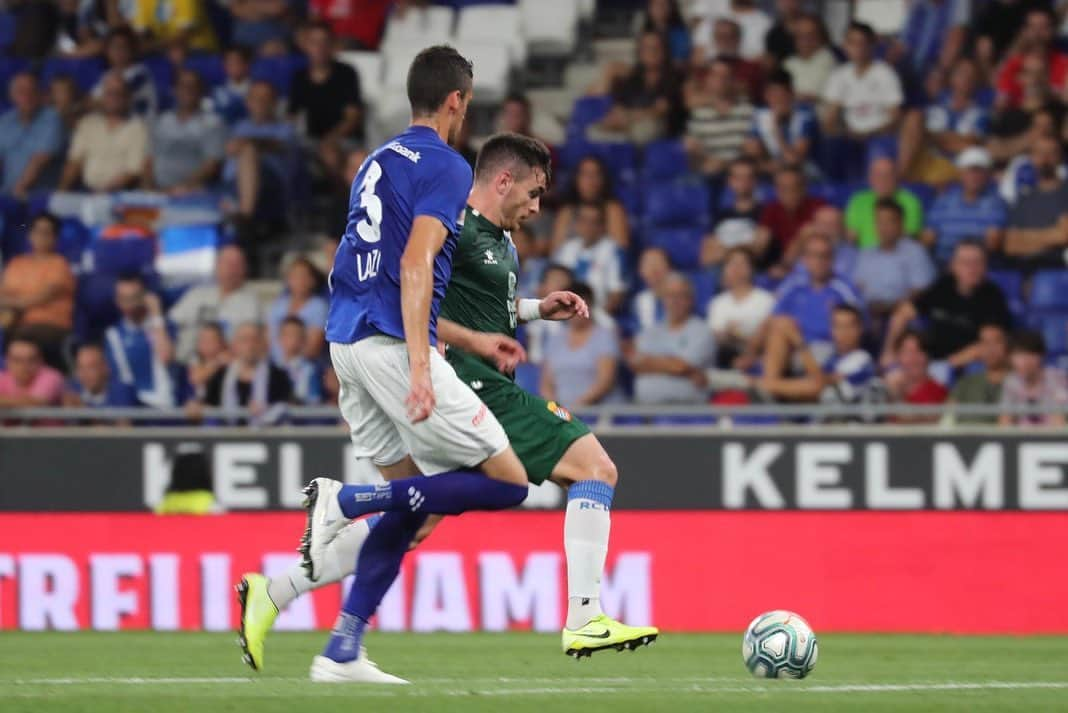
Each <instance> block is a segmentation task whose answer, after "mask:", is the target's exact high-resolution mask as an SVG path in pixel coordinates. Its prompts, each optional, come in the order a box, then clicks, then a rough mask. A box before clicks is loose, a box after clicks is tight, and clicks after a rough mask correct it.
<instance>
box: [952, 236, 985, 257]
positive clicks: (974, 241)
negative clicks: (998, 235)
mask: <svg viewBox="0 0 1068 713" xmlns="http://www.w3.org/2000/svg"><path fill="white" fill-rule="evenodd" d="M961 248H975V249H976V250H978V251H979V252H981V253H982V254H983V257H984V258H985V257H986V256H987V252H986V245H985V244H984V243H983V241H982V240H980V239H979V238H974V237H969V238H964V239H963V240H961V241H960V242H959V243H957V244H956V245H955V246H954V247H953V253H954V254H956V253H957V252H958V251H959V250H960V249H961Z"/></svg>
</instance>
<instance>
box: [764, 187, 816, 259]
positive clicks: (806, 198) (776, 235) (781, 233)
mask: <svg viewBox="0 0 1068 713" xmlns="http://www.w3.org/2000/svg"><path fill="white" fill-rule="evenodd" d="M824 205H826V202H825V201H824V200H823V199H822V198H817V197H815V196H810V195H808V190H807V186H806V185H805V174H804V171H802V170H801V169H800V168H798V167H797V166H786V167H784V168H780V169H779V170H778V171H777V172H776V173H775V200H773V201H770V202H768V203H765V204H764V209H763V210H762V211H761V213H760V224H761V225H762V226H764V227H765V228H767V229H768V232H770V233H771V245H772V249H771V254H772V255H773V256H774V257H775V258H776V260H777V261H778V264H776V265H775V267H773V268H772V271H773V272H775V273H777V274H778V275H779V276H780V277H782V276H784V275H786V273H787V272H789V267H788V266H789V265H793V263H794V262H795V261H796V259H797V253H798V251H799V250H800V248H801V241H799V240H798V239H797V238H798V235H799V234H800V233H801V229H802V228H803V227H804V226H805V225H806V224H808V223H809V222H810V221H811V220H812V218H813V217H814V216H815V215H816V211H817V210H819V209H820V208H822V207H823V206H824Z"/></svg>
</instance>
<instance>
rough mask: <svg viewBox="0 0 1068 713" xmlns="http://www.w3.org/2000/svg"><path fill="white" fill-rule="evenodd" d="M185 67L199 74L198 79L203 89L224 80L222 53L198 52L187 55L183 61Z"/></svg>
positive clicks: (215, 85)
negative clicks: (202, 84)
mask: <svg viewBox="0 0 1068 713" xmlns="http://www.w3.org/2000/svg"><path fill="white" fill-rule="evenodd" d="M185 68H186V69H190V70H192V71H194V72H196V73H197V74H198V75H200V81H201V82H203V83H204V88H205V89H211V88H212V87H217V86H219V85H220V84H223V83H224V82H225V81H226V71H225V70H224V69H223V61H222V55H219V54H208V53H201V52H198V53H196V54H192V55H190V56H189V59H187V60H186V61H185Z"/></svg>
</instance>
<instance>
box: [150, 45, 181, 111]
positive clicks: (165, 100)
mask: <svg viewBox="0 0 1068 713" xmlns="http://www.w3.org/2000/svg"><path fill="white" fill-rule="evenodd" d="M142 64H144V65H145V68H146V69H147V70H148V73H149V74H150V75H152V84H153V86H155V87H156V102H157V104H158V105H159V110H160V111H166V110H167V109H170V108H171V104H172V102H173V99H174V67H172V66H171V62H170V60H169V59H167V58H166V57H164V56H163V55H158V54H154V55H149V56H148V57H145V58H144V60H143V61H142Z"/></svg>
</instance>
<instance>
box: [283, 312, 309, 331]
mask: <svg viewBox="0 0 1068 713" xmlns="http://www.w3.org/2000/svg"><path fill="white" fill-rule="evenodd" d="M287 324H292V325H296V326H298V327H300V328H301V329H304V327H305V326H306V325H305V324H304V320H303V319H301V318H300V317H298V316H297V315H295V314H290V315H287V316H286V318H285V319H283V320H282V322H281V324H279V325H278V330H279V331H281V330H282V327H284V326H286V325H287Z"/></svg>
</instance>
